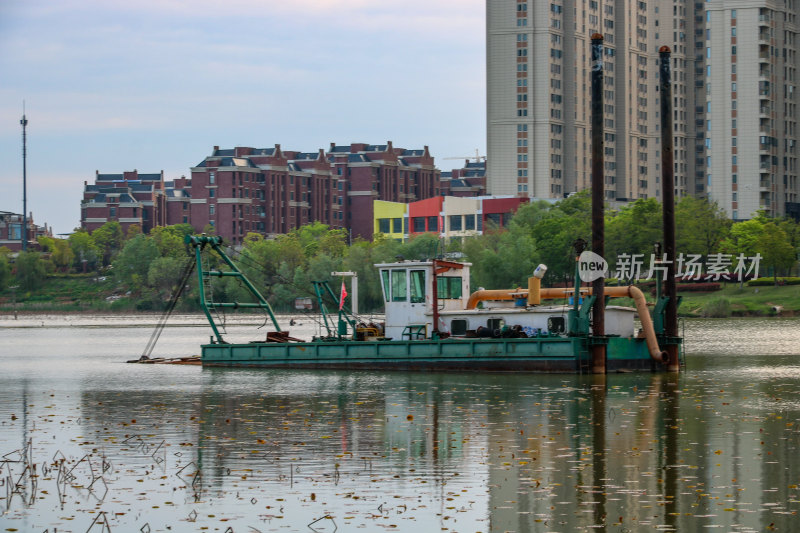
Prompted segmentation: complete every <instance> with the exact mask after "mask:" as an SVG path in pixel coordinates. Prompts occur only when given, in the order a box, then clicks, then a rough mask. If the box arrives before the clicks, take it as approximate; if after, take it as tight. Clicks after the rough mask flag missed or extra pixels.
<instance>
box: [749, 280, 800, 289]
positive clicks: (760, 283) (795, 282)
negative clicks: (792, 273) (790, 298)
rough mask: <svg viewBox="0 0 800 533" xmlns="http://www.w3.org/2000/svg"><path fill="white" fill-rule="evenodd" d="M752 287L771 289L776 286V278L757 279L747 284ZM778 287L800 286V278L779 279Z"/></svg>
mask: <svg viewBox="0 0 800 533" xmlns="http://www.w3.org/2000/svg"><path fill="white" fill-rule="evenodd" d="M747 285H748V286H750V287H769V286H772V285H775V278H757V279H751V280H750V281H748V282H747ZM778 285H800V278H778Z"/></svg>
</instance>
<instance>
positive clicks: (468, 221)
mask: <svg viewBox="0 0 800 533" xmlns="http://www.w3.org/2000/svg"><path fill="white" fill-rule="evenodd" d="M464 229H465V230H474V229H475V215H465V216H464Z"/></svg>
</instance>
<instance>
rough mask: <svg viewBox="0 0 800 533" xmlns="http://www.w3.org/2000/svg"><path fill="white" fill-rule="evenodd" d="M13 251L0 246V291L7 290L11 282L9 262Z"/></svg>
mask: <svg viewBox="0 0 800 533" xmlns="http://www.w3.org/2000/svg"><path fill="white" fill-rule="evenodd" d="M9 255H11V250H9V249H8V248H7V247H5V246H0V291H4V290H6V287H8V285H9V282H10V281H11V263H10V262H9V260H8V257H9Z"/></svg>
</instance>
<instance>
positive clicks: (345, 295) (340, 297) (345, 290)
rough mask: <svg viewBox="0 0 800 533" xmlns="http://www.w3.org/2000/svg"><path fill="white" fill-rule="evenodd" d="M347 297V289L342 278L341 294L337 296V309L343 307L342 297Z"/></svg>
mask: <svg viewBox="0 0 800 533" xmlns="http://www.w3.org/2000/svg"><path fill="white" fill-rule="evenodd" d="M345 298H347V289H346V288H345V286H344V280H342V294H341V296H339V311H341V310H342V308H343V307H344V299H345Z"/></svg>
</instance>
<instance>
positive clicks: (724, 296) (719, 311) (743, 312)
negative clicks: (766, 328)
mask: <svg viewBox="0 0 800 533" xmlns="http://www.w3.org/2000/svg"><path fill="white" fill-rule="evenodd" d="M680 296H681V297H682V301H681V306H680V308H679V312H680V314H681V315H683V316H691V317H708V318H726V317H730V316H800V285H784V286H779V287H775V286H771V287H750V286H748V285H747V284H745V285H744V287H739V284H738V283H727V284H724V285H723V287H722V289H721V290H718V291H714V292H704V293H693V292H684V293H680Z"/></svg>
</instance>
